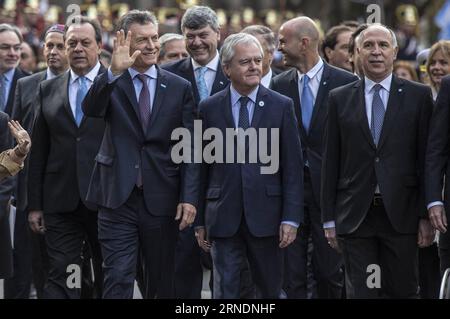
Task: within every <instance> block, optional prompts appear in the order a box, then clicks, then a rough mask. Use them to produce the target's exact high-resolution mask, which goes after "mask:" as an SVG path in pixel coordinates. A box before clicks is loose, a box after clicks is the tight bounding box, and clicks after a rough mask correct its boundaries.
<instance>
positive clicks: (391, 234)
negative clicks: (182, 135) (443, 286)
mask: <svg viewBox="0 0 450 319" xmlns="http://www.w3.org/2000/svg"><path fill="white" fill-rule="evenodd" d="M158 31H159V29H158V21H157V18H156V17H155V15H154V14H153V13H151V12H149V11H141V10H131V11H129V12H127V13H125V14H124V15H123V16H121V17H120V18H119V20H118V21H117V23H116V26H115V32H116V33H115V36H114V37H113V38H114V41H113V43H112V50H111V51H112V52H109V51H108V50H105V46H104V44H103V43H104V41H105V39H104V33H103V31H102V27H101V25H100V24H99V23H98V21H96V20H93V19H90V18H87V17H85V16H75V17H72V19H69V20H68V21H67V23H66V25H61V24H55V25H52V26H50V27H49V28H47V29H46V31H45V32H44V34H43V42H44V43H43V48H42V49H43V56H44V57H45V59H46V67H45V68H44V69H42V70H36V68H37V65H38V64H37V63H36V59H35V58H34V60H33V59H31V60H30V57H32V55H33V53H32V52H33V51H32V50H30V49H29V46H28V45H27V44H26V42H25V41H24V37H23V35H22V33H21V31H20V30H19V29H18V28H17V27H15V26H13V25H10V24H6V23H3V24H0V111H1V112H0V137H1V140H0V152H2V153H1V154H0V178H1V179H2V181H1V182H0V234H1V235H0V236H1V240H0V278H4V279H5V281H4V295H5V298H11V299H13V298H15V299H19V298H29V296H30V289H31V287H34V289H35V290H36V293H37V297H38V298H55V299H69V298H70V299H77V298H128V299H129V298H132V297H133V290H134V282H135V281H137V284H138V287H139V289H140V291H141V294H142V296H143V297H144V298H179V299H197V298H201V291H202V287H203V282H202V281H203V279H204V276H203V271H204V269H205V268H207V269H211V277H210V281H209V286H210V289H211V291H212V297H213V298H215V299H222V298H225V299H237V298H243V299H253V298H271V299H277V298H289V299H306V298H333V299H342V298H438V294H439V288H440V283H441V280H442V276H443V274H444V272H445V270H446V269H447V268H449V267H450V244H449V235H448V233H447V219H448V217H447V214H446V211H450V210H449V209H450V207H448V205H449V202H448V196H450V193H449V192H450V188H449V186H447V184H446V183H445V179H446V176H447V174H450V172H449V171H448V169H449V168H448V167H447V163H448V161H449V160H450V154H449V148H450V146H449V144H448V140H449V134H450V133H449V132H450V130H449V123H450V100H449V92H450V91H449V90H450V77H446V75H447V74H448V73H449V72H450V70H449V62H450V61H449V59H450V41H446V40H441V41H439V42H436V43H435V44H433V45H432V46H431V48H429V49H427V50H423V51H422V52H420V53H419V54H418V55H417V61H404V60H397V55H398V53H399V46H398V41H397V36H396V33H395V32H394V31H393V30H391V29H390V28H388V27H387V26H384V25H382V24H377V23H375V24H359V23H356V22H352V21H346V22H345V23H342V24H340V25H337V26H334V27H332V28H330V29H329V30H328V31H327V32H325V34H324V35H323V36H322V34H321V32H320V30H319V27H318V26H317V24H316V22H315V21H314V20H313V19H311V18H309V17H307V16H299V17H295V18H292V19H289V20H287V21H284V22H283V23H282V24H281V25H280V27H279V28H278V29H276V30H274V29H271V28H269V27H267V26H264V25H248V26H246V27H245V28H243V29H242V30H239V32H236V33H234V34H231V35H228V36H226V38H225V39H224V38H221V37H222V36H223V34H222V33H221V26H220V24H219V19H218V15H217V13H216V12H215V11H214V10H213V9H211V8H210V7H206V6H192V7H191V8H189V9H188V10H187V11H186V12H185V13H184V15H183V16H182V19H181V33H180V34H178V33H165V34H164V35H162V36H159V32H158ZM276 54H279V55H280V56H281V57H282V58H281V59H280V60H279V61H278V62H279V63H277V64H275V63H274V57H275V55H276ZM33 61H34V62H33ZM29 72H34V73H33V74H30V73H29ZM9 118H11V121H10V122H9V124H7V123H8V120H9ZM196 121H201V124H202V125H201V130H202V131H201V133H202V135H201V136H203V137H204V136H209V138H207V139H209V140H213V142H214V143H213V144H214V152H213V153H214V156H219V154H222V155H221V156H223V154H227V160H226V161H221V160H214V161H210V160H206V159H200V160H198V158H196V156H197V155H198V149H196V148H195V145H196V141H194V139H195V137H194V136H195V133H194V131H195V127H196V126H197V125H196ZM180 128H183V129H185V131H187V132H190V133H191V134H190V137H188V138H187V140H183V145H184V146H185V147H184V148H183V159H184V160H183V161H181V162H177V161H175V160H174V157H173V152H174V149H176V148H177V147H178V144H177V143H178V142H179V141H178V140H175V139H174V138H173V134H174V133H173V132H174V131H176V130H177V129H180ZM229 129H233V132H235V133H234V134H235V135H234V138H235V140H238V141H240V142H242V143H243V144H242V145H243V148H240V146H239V145H240V144H239V142H238V143H237V144H238V145H237V146H232V149H231V150H230V145H228V143H225V142H224V140H223V139H221V138H219V135H220V136H222V137H223V136H227V134H229V133H228V132H229ZM252 129H256V132H257V133H255V134H256V137H257V138H258V140H257V142H256V140H252V137H251V136H250V135H251V134H250V133H248V132H249V131H251V130H252ZM260 129H268V130H269V131H271V130H272V131H273V130H276V132H278V133H277V134H276V135H275V136H272V135H271V136H270V137H269V138H268V139H267V134H266V135H264V136H263V133H261V130H260ZM211 130H213V131H214V132H216V133H214V134H212V133H211V132H212V131H211ZM13 137H14V138H15V140H16V143H15V144H16V146H14V144H13ZM254 143H258V148H263V149H266V150H269V153H270V154H274V153H275V154H279V163H278V169H277V170H276V171H275V172H272V173H270V174H264V173H262V169H263V168H264V167H265V166H266V165H267V161H266V160H265V159H264V158H263V157H260V156H259V155H258V156H255V158H253V157H252V155H254V154H251V153H252V150H253V147H252V144H254ZM200 144H201V143H200ZM242 145H241V147H242ZM208 147H209V148H210V147H211V146H210V145H206V144H205V145H203V147H202V151H201V152H200V153H201V154H203V150H205V149H207V148H208ZM240 153H242V154H244V155H243V156H244V161H242V160H241V159H240V155H242V154H240ZM229 154H231V155H230V156H228V155H229ZM200 156H201V155H200ZM252 158H253V160H252ZM19 171H20V172H19ZM11 207H14V208H15V222H14V227H13V229H10V223H9V213H10V211H11V210H12V209H11ZM10 235H12V236H10ZM73 265H77V266H78V267H79V268H80V269H81V277H80V278H79V281H80V283H81V284H80V285H77V284H75V285H69V284H68V278H69V276H71V274H72V273H71V271H70V270H69V269H72V268H71V267H72V266H73ZM374 265H376V266H378V267H379V269H380V270H381V272H380V273H378V274H375V275H378V276H379V278H378V279H377V280H375V281H374V283H373V284H372V285H369V284H368V282H369V281H368V278H369V276H370V275H371V272H370V271H369V270H370V269H373V268H372V267H373V266H374ZM71 278H72V277H71Z"/></svg>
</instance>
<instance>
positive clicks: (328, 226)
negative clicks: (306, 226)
mask: <svg viewBox="0 0 450 319" xmlns="http://www.w3.org/2000/svg"><path fill="white" fill-rule="evenodd" d="M323 228H324V229H327V228H336V224H335V223H334V220H330V221H329V222H325V223H323Z"/></svg>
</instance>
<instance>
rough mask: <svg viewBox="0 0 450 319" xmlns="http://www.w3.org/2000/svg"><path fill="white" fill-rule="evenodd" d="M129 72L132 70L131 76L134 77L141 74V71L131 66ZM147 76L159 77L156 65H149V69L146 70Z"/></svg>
mask: <svg viewBox="0 0 450 319" xmlns="http://www.w3.org/2000/svg"><path fill="white" fill-rule="evenodd" d="M128 72H130V75H131V78H132V79H134V78H135V76H136V75H138V74H141V72H138V71H136V70H135V69H133V68H129V69H128ZM142 74H145V75H147V76H149V77H150V78H152V79H157V78H158V71H157V70H156V66H155V65H154V64H153V65H152V66H151V67H149V68H148V69H147V71H145V72H144V73H142Z"/></svg>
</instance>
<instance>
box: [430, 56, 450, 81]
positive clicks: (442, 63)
mask: <svg viewBox="0 0 450 319" xmlns="http://www.w3.org/2000/svg"><path fill="white" fill-rule="evenodd" d="M449 71H450V68H449V61H448V58H446V57H445V56H444V54H443V53H442V50H437V51H436V53H434V54H433V56H432V57H431V58H430V65H429V73H430V79H431V82H433V83H434V85H435V86H436V87H438V88H439V87H440V86H441V81H442V78H443V77H444V76H446V75H447V74H448V73H449Z"/></svg>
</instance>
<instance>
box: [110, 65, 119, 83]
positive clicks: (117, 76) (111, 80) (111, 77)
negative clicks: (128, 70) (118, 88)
mask: <svg viewBox="0 0 450 319" xmlns="http://www.w3.org/2000/svg"><path fill="white" fill-rule="evenodd" d="M121 75H122V74H119V75H116V76H114V75H113V74H112V71H111V67H109V68H108V83H109V84H111V83H113V82H114V81H115V80H117V79H118V78H119V77H120V76H121Z"/></svg>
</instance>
